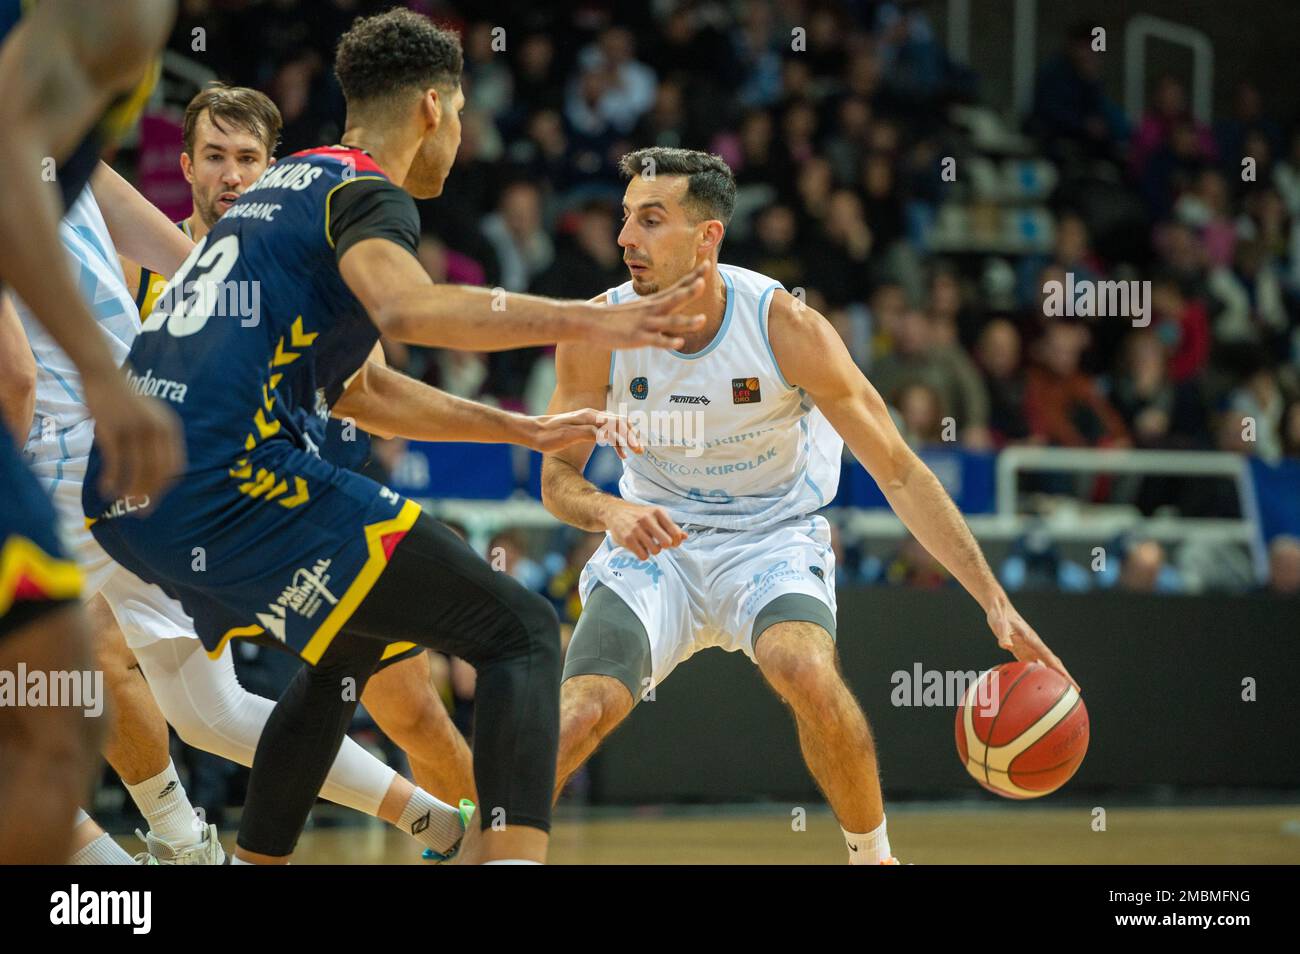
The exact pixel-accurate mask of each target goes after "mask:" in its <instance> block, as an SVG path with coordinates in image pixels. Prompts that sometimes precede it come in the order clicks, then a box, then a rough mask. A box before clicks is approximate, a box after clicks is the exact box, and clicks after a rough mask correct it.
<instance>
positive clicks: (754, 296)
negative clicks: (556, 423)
mask: <svg viewBox="0 0 1300 954" xmlns="http://www.w3.org/2000/svg"><path fill="white" fill-rule="evenodd" d="M718 271H719V272H720V273H721V275H722V278H723V281H724V282H725V284H726V289H727V304H726V311H725V312H724V315H723V319H722V325H721V327H720V328H719V329H718V333H717V335H715V336H714V338H713V340H712V341H711V342H709V344H708V345H707V346H706V347H705V348H704V349H703V350H702V351H698V352H696V353H695V354H683V353H681V352H678V351H668V350H664V349H661V348H639V349H636V350H631V351H615V352H613V353H612V356H611V358H610V371H609V394H608V396H607V398H606V408H607V410H609V411H611V412H613V413H621V414H625V415H626V416H627V417H628V418H629V420H630V422H631V423H632V424H633V425H634V426H635V427H636V428H637V429H638V432H639V433H640V434H641V435H642V437H643V443H644V444H645V445H646V450H645V453H644V454H643V455H637V454H630V455H628V459H627V460H626V461H624V462H623V477H622V479H621V480H620V482H619V489H620V491H621V492H622V495H623V498H624V499H625V500H630V501H633V502H635V503H642V504H653V505H657V506H661V507H663V508H664V509H665V510H667V511H668V513H669V515H670V516H671V517H672V518H673V520H674V521H675V522H676V523H678V524H693V525H697V526H705V527H719V528H723V529H727V530H759V529H765V528H768V527H771V526H775V525H776V524H778V523H780V522H782V521H784V520H789V519H791V518H796V517H803V516H806V515H807V514H810V513H812V512H813V511H815V510H818V509H820V508H821V507H823V506H825V505H826V504H827V503H829V502H830V500H831V498H832V497H834V496H835V492H836V489H837V488H838V486H839V476H840V454H841V451H842V450H843V447H844V442H843V440H841V439H840V436H839V435H838V434H837V433H835V431H834V430H833V429H832V428H831V426H830V424H829V422H828V421H827V420H826V418H825V417H824V416H823V415H822V413H821V411H819V410H817V408H816V407H814V406H813V403H812V399H811V398H810V397H808V395H807V394H806V393H805V392H804V391H803V389H802V388H796V387H792V386H790V385H789V384H787V383H786V381H785V379H784V377H783V376H782V375H781V371H780V368H779V367H778V366H777V363H776V358H775V356H774V355H773V353H772V347H771V345H770V344H769V343H768V337H767V315H768V310H769V309H770V308H771V304H772V296H773V294H774V293H775V292H776V291H777V290H778V289H780V288H781V284H780V282H777V281H775V280H774V279H771V278H768V277H767V276H765V275H760V274H759V273H757V272H751V271H749V270H748V269H744V268H737V267H735V266H733V265H719V266H718ZM605 294H606V301H608V302H610V303H613V304H617V303H619V302H626V301H630V300H633V299H635V298H637V297H638V296H637V295H636V293H635V292H633V291H632V283H631V282H630V281H629V282H626V283H624V284H622V285H620V286H618V287H617V288H612V289H610V290H609V291H607V292H606V293H605Z"/></svg>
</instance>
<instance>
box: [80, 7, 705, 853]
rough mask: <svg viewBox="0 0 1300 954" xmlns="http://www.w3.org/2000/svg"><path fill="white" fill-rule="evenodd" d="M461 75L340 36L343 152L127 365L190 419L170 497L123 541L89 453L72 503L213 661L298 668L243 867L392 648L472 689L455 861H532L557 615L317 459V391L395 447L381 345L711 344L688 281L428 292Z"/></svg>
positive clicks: (447, 50) (403, 28) (429, 522)
mask: <svg viewBox="0 0 1300 954" xmlns="http://www.w3.org/2000/svg"><path fill="white" fill-rule="evenodd" d="M461 67H462V59H461V49H460V44H459V41H458V39H457V38H456V37H455V35H454V34H451V33H448V32H446V31H443V30H441V29H439V28H437V27H436V26H434V25H433V24H432V23H431V22H430V21H429V20H427V19H425V18H424V17H421V16H418V15H416V14H414V13H411V12H409V11H405V10H394V11H391V12H389V13H386V14H382V15H380V16H376V17H371V18H367V19H362V20H358V21H357V22H356V23H355V24H354V25H353V27H352V29H351V30H349V31H348V33H347V34H346V35H345V36H344V37H343V38H342V40H341V41H340V44H339V49H338V56H337V61H336V70H337V73H338V77H339V82H340V85H341V86H342V89H343V93H344V96H345V98H346V99H347V104H348V116H347V127H346V131H345V133H344V135H343V137H342V144H341V145H336V146H326V147H322V148H319V149H311V150H307V151H305V152H301V153H297V154H295V155H293V156H289V157H287V158H285V159H283V160H281V161H280V162H279V163H277V164H276V165H275V166H273V167H272V168H271V169H270V170H268V171H267V173H266V174H265V175H263V176H262V177H261V178H260V179H259V180H258V181H257V182H256V183H254V185H253V186H252V187H250V188H249V189H248V190H246V191H245V192H244V194H243V195H242V196H240V198H239V199H238V201H236V202H235V203H234V205H233V206H232V207H231V209H230V210H229V211H228V212H227V213H226V214H225V215H224V216H223V217H222V218H221V220H220V221H219V222H218V223H217V224H216V225H215V226H214V227H213V229H212V230H211V231H210V232H209V233H208V235H207V236H206V237H205V238H204V240H203V241H202V242H200V243H199V245H198V246H197V247H196V248H195V250H194V252H193V253H192V254H191V255H190V257H189V259H187V261H186V262H185V264H184V265H183V266H182V267H181V269H180V270H179V271H178V272H177V274H176V275H175V276H173V278H172V280H171V282H170V284H169V287H168V288H167V289H166V291H165V292H164V293H163V296H162V300H161V301H160V304H159V305H158V306H157V307H156V308H155V310H154V313H153V314H152V315H151V316H150V318H149V320H148V321H147V322H146V323H145V324H144V326H143V328H142V331H141V334H140V336H139V337H138V338H137V339H136V341H135V343H134V345H133V346H132V349H131V352H130V355H129V357H128V360H127V368H128V372H129V373H130V374H131V375H133V377H134V379H135V380H145V381H148V382H149V387H150V391H151V393H155V394H159V395H162V396H164V397H166V398H167V399H168V400H170V401H171V402H172V404H173V406H174V407H175V408H176V410H177V412H178V413H179V415H180V417H181V420H182V424H183V427H184V430H185V434H186V438H187V446H188V449H189V454H190V461H189V464H188V467H187V470H186V471H185V473H184V475H183V476H182V478H181V479H180V480H179V481H178V482H177V484H176V485H175V487H174V489H173V490H172V491H171V492H170V493H169V494H168V495H167V496H166V497H164V498H163V499H162V500H161V501H149V503H150V504H152V505H153V509H152V510H151V511H150V512H149V513H147V514H146V515H145V516H144V517H142V518H139V519H124V517H125V516H126V514H128V513H132V512H136V513H138V508H139V507H140V506H141V505H142V504H144V503H145V502H144V501H139V500H129V499H124V498H122V497H118V498H114V497H112V496H111V495H108V494H104V493H102V492H100V491H99V490H98V489H97V487H96V485H97V480H96V478H97V475H98V473H99V471H100V467H101V461H100V457H99V454H98V451H97V450H94V451H92V454H91V460H90V467H89V471H88V474H87V479H86V484H85V493H84V496H83V502H84V506H85V511H86V515H87V518H88V519H89V520H91V521H92V532H93V533H94V535H95V537H96V539H97V540H98V541H99V542H100V543H101V544H102V545H103V547H104V549H105V550H107V551H108V553H109V554H110V555H111V556H112V557H113V558H114V559H116V560H117V561H118V562H120V563H122V564H123V565H125V566H126V567H127V568H128V569H130V570H132V572H135V573H136V574H137V575H139V576H141V577H143V578H145V579H147V580H149V581H151V582H154V583H157V584H158V585H160V586H161V587H162V588H163V589H164V590H165V591H167V592H168V593H169V594H171V595H173V596H175V597H176V598H178V599H179V600H180V601H181V602H182V604H183V605H184V607H185V609H186V611H187V612H188V613H189V614H190V615H191V616H192V617H193V618H194V621H195V628H196V629H197V631H198V635H199V636H200V638H201V639H202V640H203V642H204V644H205V646H207V648H208V649H209V651H210V652H211V653H216V652H219V651H220V650H221V649H222V648H223V647H224V646H225V644H226V643H228V642H229V641H230V640H232V639H236V638H252V639H259V640H263V641H268V642H271V643H274V644H277V645H282V646H284V647H287V648H289V649H291V650H293V651H295V652H297V653H298V654H299V655H300V656H301V657H302V658H303V659H304V660H306V661H307V662H309V663H311V664H312V665H311V666H309V667H304V668H303V670H302V671H301V672H300V673H299V675H298V677H296V678H295V680H294V682H293V683H292V684H291V685H290V687H289V688H288V689H287V690H286V692H285V694H284V695H283V696H282V697H281V699H280V700H279V702H278V703H277V704H276V708H275V710H274V711H273V713H272V714H271V717H270V719H269V721H268V722H267V725H266V728H265V730H264V731H263V733H262V736H261V739H260V741H259V743H258V748H257V754H256V756H255V757H254V762H253V770H252V776H251V779H250V783H249V792H248V800H247V802H246V805H245V811H244V816H243V821H242V823H241V827H240V832H239V839H238V851H237V855H236V861H241V862H246V863H277V862H283V861H286V860H287V859H288V857H289V856H290V855H291V854H292V851H293V848H294V846H295V844H296V841H297V838H298V836H299V834H300V833H301V830H302V827H303V824H304V823H305V820H306V817H307V813H308V811H309V809H310V807H311V804H312V802H313V801H314V799H315V797H316V793H317V791H318V790H319V788H320V784H321V782H322V781H323V779H324V777H325V774H326V772H327V770H328V768H329V765H330V762H331V760H332V759H333V757H334V755H335V753H336V752H337V750H338V748H339V745H340V743H341V740H342V738H343V734H344V730H345V728H346V726H347V724H348V722H349V720H350V718H351V715H352V711H353V710H354V708H355V706H356V700H357V698H358V696H359V695H360V693H361V691H362V690H363V689H364V686H365V683H366V680H367V679H368V677H369V676H370V674H371V672H372V671H373V669H374V667H375V665H376V663H377V662H378V661H379V659H380V656H381V655H382V654H383V652H384V651H385V647H386V646H387V645H388V644H389V643H392V642H399V641H409V642H413V643H416V644H418V645H422V646H427V647H430V648H435V649H439V650H442V651H445V652H448V653H451V654H454V655H457V656H460V657H462V658H464V659H466V660H468V661H469V662H470V663H471V664H473V665H474V666H475V667H476V669H477V670H478V695H477V709H476V716H477V724H476V732H475V739H474V769H475V780H476V784H477V789H478V794H479V805H480V812H479V817H480V819H481V821H480V823H479V825H475V826H473V827H472V828H471V831H470V832H469V835H468V836H467V838H466V845H465V847H464V849H463V851H462V858H463V860H466V861H471V862H472V861H517V862H534V863H536V862H542V861H544V860H545V855H546V846H547V842H548V833H549V829H550V794H551V786H552V784H553V782H554V773H555V755H556V740H557V731H558V717H559V711H558V687H559V675H560V659H559V639H558V623H557V620H556V618H555V613H554V611H553V610H552V609H551V607H550V604H549V603H548V602H547V601H546V600H545V599H543V598H542V597H540V596H538V595H536V594H533V593H530V592H528V591H527V590H525V589H524V588H523V587H522V586H520V585H519V584H518V583H516V582H515V581H514V580H512V579H511V578H510V577H509V576H508V575H506V574H504V573H496V572H493V571H492V569H491V568H490V567H489V566H488V564H487V563H486V562H485V561H483V560H482V559H481V558H480V557H479V556H478V555H477V554H476V553H474V552H473V551H472V550H471V549H470V548H469V547H468V546H466V545H465V544H464V543H463V542H462V541H461V540H460V539H459V538H458V537H456V536H455V534H453V533H452V532H451V531H450V530H448V529H447V528H445V527H443V526H442V525H441V524H438V523H437V522H436V521H434V520H433V519H431V518H430V517H428V516H427V515H425V514H422V513H421V511H420V508H419V506H418V505H417V504H415V503H414V502H412V501H409V500H403V499H402V498H401V497H400V496H398V495H397V494H395V493H393V492H392V491H391V490H389V489H387V488H385V487H381V486H380V485H378V484H376V483H374V482H373V481H371V480H369V479H367V478H365V477H362V476H360V475H358V474H356V473H353V472H350V471H346V470H342V469H340V468H338V467H337V466H335V465H332V464H330V463H328V462H325V461H323V460H321V459H320V458H319V457H317V456H315V455H314V454H312V453H311V452H310V449H309V445H308V442H307V436H306V434H305V432H304V429H303V423H302V422H303V418H302V414H303V412H304V410H308V409H311V408H313V407H314V405H315V401H316V395H317V392H318V391H319V390H323V391H324V392H325V393H326V394H332V393H338V394H339V397H338V400H337V402H336V403H335V404H334V406H333V408H332V412H333V413H334V414H336V415H338V416H346V417H351V418H353V419H354V420H355V421H356V422H357V425H358V426H359V427H362V428H365V429H367V430H371V431H374V432H378V433H385V432H389V431H390V429H391V428H390V424H391V421H389V420H387V419H386V415H387V413H388V410H389V409H387V408H386V407H385V405H384V402H382V401H380V402H376V401H373V400H372V399H371V398H370V397H368V396H367V382H368V380H369V374H368V373H366V372H365V368H364V366H365V362H366V357H367V355H368V354H369V352H370V350H371V349H372V348H373V346H374V344H375V342H376V341H377V339H378V336H379V333H380V332H381V331H382V332H383V333H385V334H388V335H390V336H391V337H393V338H394V339H396V340H399V341H405V342H408V343H412V344H420V345H426V346H433V347H452V348H462V349H469V350H480V351H481V350H500V349H504V348H515V347H528V346H536V345H541V344H544V343H548V342H555V341H577V340H586V341H594V342H601V343H602V344H604V345H605V346H606V347H611V348H625V347H645V346H657V347H669V348H675V347H679V346H680V345H681V343H682V337H681V335H683V334H685V333H688V332H690V331H691V330H692V329H694V328H696V327H698V326H699V324H700V320H701V319H700V317H699V316H696V315H681V314H674V312H675V311H679V310H680V309H681V307H682V306H684V305H685V304H686V303H687V302H689V301H690V300H691V299H693V298H694V297H696V296H697V295H698V294H699V293H700V291H701V288H702V280H701V278H700V276H699V275H696V274H691V275H687V276H685V277H684V278H683V279H682V281H680V282H679V283H677V284H676V285H675V286H673V287H672V288H669V289H666V290H665V291H664V292H663V293H661V294H659V295H655V296H648V297H646V298H643V299H639V300H638V301H637V302H635V303H632V304H630V305H627V306H599V305H593V304H589V303H585V302H558V301H550V300H547V299H541V298H535V297H529V296H523V295H507V294H504V293H496V292H492V291H488V290H486V289H477V288H457V287H449V286H443V287H435V286H434V285H433V283H432V282H431V280H430V279H429V277H428V275H427V274H426V273H425V271H424V269H423V268H422V267H421V266H420V264H419V261H418V260H417V258H416V256H415V248H416V243H417V242H418V238H419V220H418V216H417V213H416V210H415V206H414V203H413V201H412V196H416V197H421V198H432V197H434V196H437V195H438V194H440V192H441V191H442V187H443V183H444V181H445V179H446V177H447V174H448V173H449V172H450V170H451V166H452V163H453V161H454V159H455V155H456V150H457V148H458V146H459V141H460V119H459V112H460V110H461V108H462V107H463V104H464V95H463V93H462V92H461V89H460V74H461ZM253 282H256V283H258V284H257V285H256V286H254V285H252V283H253ZM254 287H255V288H257V289H258V296H259V298H258V300H259V301H260V308H259V309H257V310H256V312H255V313H242V314H241V313H238V308H237V307H236V306H234V305H232V302H235V301H237V300H246V299H242V296H241V295H239V294H238V293H239V292H241V291H249V290H251V288H254ZM359 371H361V372H363V373H361V374H360V375H358V372H359ZM466 413H469V412H468V411H467V412H466ZM593 430H594V429H593ZM484 439H493V438H492V437H485V438H484ZM495 439H502V436H497V437H496V438H495ZM199 555H201V557H202V558H201V559H200V558H199Z"/></svg>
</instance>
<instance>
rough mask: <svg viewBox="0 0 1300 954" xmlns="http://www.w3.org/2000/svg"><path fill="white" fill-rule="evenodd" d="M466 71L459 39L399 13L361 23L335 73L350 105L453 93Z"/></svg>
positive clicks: (344, 42) (343, 45) (346, 37)
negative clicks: (434, 90)
mask: <svg viewBox="0 0 1300 954" xmlns="http://www.w3.org/2000/svg"><path fill="white" fill-rule="evenodd" d="M463 66H464V58H463V55H462V53H461V48H460V37H458V36H457V35H456V34H455V33H453V32H451V31H450V30H444V29H442V28H441V27H439V26H437V25H436V24H434V23H433V21H431V20H429V19H428V18H427V17H423V16H420V15H419V14H418V13H412V12H411V11H410V10H403V9H400V8H399V9H396V10H389V11H388V12H387V13H381V14H379V15H377V16H373V17H362V18H359V19H358V20H356V21H355V22H354V23H353V24H352V27H351V29H349V30H348V32H347V33H345V34H343V36H342V38H341V39H340V40H339V48H338V53H337V54H336V55H335V57H334V72H335V73H336V74H338V78H339V85H340V86H341V87H342V88H343V96H344V97H345V98H346V99H347V101H348V103H349V104H358V103H368V102H374V101H377V100H383V99H388V98H391V97H392V96H395V95H397V94H400V93H403V92H406V91H409V90H424V89H428V88H430V87H438V88H440V89H447V88H449V87H452V88H454V87H456V86H458V85H459V84H460V74H461V70H462V68H463Z"/></svg>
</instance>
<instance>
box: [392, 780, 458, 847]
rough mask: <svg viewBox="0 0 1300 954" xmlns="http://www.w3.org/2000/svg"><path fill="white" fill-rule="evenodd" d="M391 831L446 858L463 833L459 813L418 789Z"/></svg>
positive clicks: (412, 794)
mask: <svg viewBox="0 0 1300 954" xmlns="http://www.w3.org/2000/svg"><path fill="white" fill-rule="evenodd" d="M395 827H397V828H400V829H401V830H402V831H404V832H406V833H407V834H408V835H410V836H411V837H412V838H414V839H415V840H416V841H418V842H419V843H420V844H422V845H424V846H425V847H426V848H432V849H433V850H434V851H436V852H438V853H439V854H446V853H447V852H448V851H449V850H450V849H451V846H452V845H454V844H456V842H457V841H459V840H460V836H461V835H463V834H464V833H465V830H464V829H463V828H461V827H460V811H459V810H458V809H455V808H452V807H451V806H450V805H448V804H447V803H446V802H442V801H439V800H438V799H436V798H434V797H433V796H432V795H430V794H429V793H428V792H426V791H425V790H424V789H422V788H420V787H419V786H418V785H417V786H416V787H415V791H414V792H412V793H411V799H410V801H408V802H407V803H406V807H405V808H403V809H402V814H401V817H399V818H398V819H397V825H396V826H395Z"/></svg>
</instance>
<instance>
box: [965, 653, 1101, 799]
mask: <svg viewBox="0 0 1300 954" xmlns="http://www.w3.org/2000/svg"><path fill="white" fill-rule="evenodd" d="M1087 751H1088V710H1087V709H1086V708H1085V707H1084V705H1083V699H1082V698H1081V697H1080V696H1079V693H1078V691H1077V690H1076V689H1075V688H1074V686H1072V685H1071V684H1070V683H1069V682H1068V681H1067V680H1066V679H1065V677H1064V676H1062V675H1060V674H1059V673H1057V672H1056V671H1055V670H1052V669H1049V668H1047V667H1046V666H1044V665H1042V664H1041V663H1027V662H1013V663H1004V664H1002V665H1001V666H997V667H995V668H993V669H990V670H989V671H988V672H985V673H982V674H981V675H980V678H979V679H977V680H976V681H975V682H974V683H973V684H972V685H971V687H970V688H969V689H967V690H966V695H965V696H964V697H963V698H962V701H961V705H959V706H958V707H957V755H958V757H960V758H961V762H962V765H964V766H966V771H968V772H970V774H971V776H972V777H974V779H975V781H977V782H979V783H980V784H981V785H983V786H984V787H985V788H987V789H988V790H989V791H990V792H996V793H997V794H998V795H1002V796H1005V797H1006V798H1038V797H1040V796H1042V795H1047V794H1048V793H1050V792H1054V791H1056V790H1057V789H1058V788H1060V787H1061V786H1062V785H1064V784H1065V783H1066V782H1067V781H1069V779H1070V776H1072V775H1073V774H1074V773H1075V772H1076V771H1077V770H1078V768H1079V765H1080V764H1081V763H1082V762H1083V756H1084V754H1085V753H1086V752H1087Z"/></svg>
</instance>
